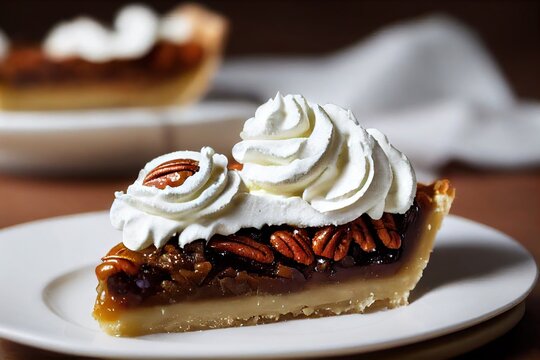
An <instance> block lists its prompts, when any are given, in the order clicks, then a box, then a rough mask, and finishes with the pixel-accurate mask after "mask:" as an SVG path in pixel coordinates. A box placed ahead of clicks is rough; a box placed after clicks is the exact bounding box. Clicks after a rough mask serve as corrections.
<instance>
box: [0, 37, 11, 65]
mask: <svg viewBox="0 0 540 360" xmlns="http://www.w3.org/2000/svg"><path fill="white" fill-rule="evenodd" d="M8 51H9V40H8V37H7V36H6V34H4V33H3V32H2V30H0V60H2V59H3V58H4V57H5V56H6V55H7V53H8Z"/></svg>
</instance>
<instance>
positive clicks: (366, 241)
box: [349, 217, 377, 252]
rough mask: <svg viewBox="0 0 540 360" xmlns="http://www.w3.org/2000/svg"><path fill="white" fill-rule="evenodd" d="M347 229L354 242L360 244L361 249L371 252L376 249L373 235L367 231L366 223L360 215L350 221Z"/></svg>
mask: <svg viewBox="0 0 540 360" xmlns="http://www.w3.org/2000/svg"><path fill="white" fill-rule="evenodd" d="M349 231H350V232H351V237H352V238H353V240H354V242H355V243H357V244H358V245H360V248H361V249H362V250H363V251H365V252H372V251H375V250H376V249H377V246H376V245H375V241H374V240H373V236H372V235H371V233H370V232H369V228H368V225H367V224H366V222H365V220H364V219H362V218H361V217H359V218H358V219H356V220H354V221H353V222H351V225H350V228H349Z"/></svg>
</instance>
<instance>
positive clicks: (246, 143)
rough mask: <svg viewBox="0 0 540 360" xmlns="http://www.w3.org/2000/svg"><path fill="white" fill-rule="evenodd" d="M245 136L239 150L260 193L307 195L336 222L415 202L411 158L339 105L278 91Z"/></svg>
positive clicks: (236, 151)
mask: <svg viewBox="0 0 540 360" xmlns="http://www.w3.org/2000/svg"><path fill="white" fill-rule="evenodd" d="M240 136H241V138H242V139H243V141H241V142H239V143H238V144H236V145H235V146H234V147H233V150H232V154H233V157H234V158H235V159H236V160H237V161H238V162H240V163H243V165H244V166H243V169H242V171H241V172H240V175H241V177H242V179H243V180H244V181H245V183H246V185H247V186H248V188H249V189H250V192H251V193H252V194H254V195H259V196H265V195H266V196H267V195H280V196H287V197H295V196H297V197H301V198H302V199H303V200H304V201H306V202H307V203H308V204H309V205H310V206H311V207H313V208H314V209H315V210H317V211H318V212H320V213H324V214H327V217H328V219H329V220H331V222H332V223H335V222H341V221H342V220H341V219H342V214H343V213H349V212H350V211H351V209H354V211H356V213H357V214H362V213H368V214H369V215H370V216H371V217H372V218H380V217H381V215H382V213H383V212H384V211H386V212H394V213H403V212H405V211H407V209H408V208H409V207H410V206H411V204H412V200H413V197H414V194H415V191H416V178H415V175H414V171H413V170H412V167H411V164H410V162H409V161H408V159H407V158H406V157H405V156H404V155H403V154H402V153H400V152H399V151H398V150H397V149H395V148H394V147H393V146H391V145H390V143H389V142H388V139H387V138H386V137H385V136H384V135H383V134H382V133H380V132H379V131H377V130H375V129H370V130H366V129H364V128H362V127H361V126H360V125H359V124H358V121H357V120H356V118H355V117H354V115H353V114H352V113H351V112H350V111H348V110H345V109H343V108H341V107H339V106H336V105H332V104H329V105H324V106H321V105H317V104H311V103H308V101H307V100H306V99H304V98H303V97H302V96H300V95H287V96H282V95H281V94H279V93H278V94H277V95H276V97H275V98H274V99H270V100H269V101H268V102H267V103H266V104H264V105H262V106H261V107H259V108H258V109H257V111H256V113H255V116H254V117H253V118H251V119H249V120H247V121H246V123H245V124H244V129H243V131H242V133H241V134H240ZM346 217H347V216H346Z"/></svg>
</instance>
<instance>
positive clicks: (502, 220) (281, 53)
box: [0, 0, 540, 359]
mask: <svg viewBox="0 0 540 360" xmlns="http://www.w3.org/2000/svg"><path fill="white" fill-rule="evenodd" d="M130 3H133V2H132V1H116V0H107V1H106V0H92V1H81V0H79V1H74V0H62V1H58V0H48V1H41V0H17V1H0V29H1V30H2V31H3V32H5V33H6V34H7V35H8V37H9V38H10V40H11V41H12V42H16V43H22V44H35V43H39V42H40V41H41V40H42V39H43V37H44V36H45V34H46V33H47V32H48V31H49V30H50V29H51V27H52V26H54V25H55V24H56V23H58V22H59V21H61V20H67V19H72V18H74V17H76V16H78V15H83V14H84V15H89V16H92V17H95V18H97V19H99V20H101V21H103V22H105V23H110V22H112V20H113V18H114V16H115V13H116V12H117V11H118V10H119V9H120V8H121V7H122V6H123V5H126V4H130ZM140 3H145V4H147V5H149V6H150V7H151V8H153V9H154V10H156V11H158V12H160V13H164V12H166V11H168V10H170V9H172V8H173V7H174V6H176V5H177V4H178V3H179V2H178V1H170V0H167V1H145V2H142V1H141V2H140ZM198 3H200V4H203V5H205V6H207V7H208V8H210V9H212V10H214V11H216V12H218V13H221V14H222V15H224V16H225V17H226V18H227V19H228V21H229V26H230V28H229V35H228V39H227V43H226V47H225V51H224V55H225V61H224V65H223V67H222V68H221V70H220V71H218V80H220V82H219V83H220V84H225V85H227V84H229V83H230V82H231V79H230V76H229V77H228V78H227V76H226V75H231V74H232V75H233V77H234V76H235V75H236V74H238V73H239V71H240V72H241V71H242V66H243V64H245V63H243V62H242V61H244V60H246V59H247V60H246V61H251V60H250V59H251V57H254V56H255V57H256V58H257V60H256V61H264V59H265V58H275V57H278V58H281V57H283V58H284V59H289V57H291V56H294V57H296V56H301V58H302V59H308V60H309V61H312V60H313V59H320V58H322V57H321V56H326V55H328V54H334V53H336V52H339V51H340V50H341V49H344V48H347V47H349V46H353V45H355V44H362V43H363V41H365V40H369V39H371V35H373V34H375V33H378V32H379V31H381V30H384V29H385V28H387V27H388V26H393V25H395V24H396V23H400V22H410V21H414V20H415V19H423V18H425V17H427V16H431V15H445V16H449V17H451V18H453V19H454V20H457V21H458V24H459V23H461V24H463V25H464V26H465V29H468V30H467V31H470V33H471V34H472V35H471V36H472V38H473V39H476V40H477V41H478V42H475V46H476V45H478V47H479V48H480V49H482V50H486V51H487V54H488V55H487V56H488V59H489V58H491V60H490V61H489V62H488V64H487V65H489V66H491V65H492V64H495V67H494V69H495V73H496V75H497V76H498V73H497V70H498V71H499V72H500V75H502V77H501V78H500V79H499V78H498V77H497V76H495V78H496V82H497V81H498V82H497V83H498V84H499V83H500V84H503V88H504V89H503V90H504V91H502V93H504V94H506V93H505V91H506V92H508V94H510V95H508V98H511V99H512V101H511V102H510V104H509V105H508V106H506V105H505V106H504V107H503V109H498V108H496V107H494V108H493V109H491V108H489V109H485V108H482V107H480V109H478V108H476V106H473V107H472V108H469V107H465V110H464V111H465V112H466V113H467V114H468V111H470V112H471V114H472V115H471V116H468V117H467V116H464V118H466V119H467V120H471V119H472V120H471V121H472V122H474V125H475V127H474V134H475V136H476V137H475V138H474V139H472V138H471V139H465V140H463V141H464V143H466V144H467V145H468V146H470V148H469V149H471V152H472V153H474V149H475V146H476V145H478V146H481V145H482V144H484V145H485V144H487V145H488V146H486V147H483V149H487V150H485V152H484V153H483V156H481V157H479V158H473V157H472V156H469V157H468V158H467V159H468V160H471V161H470V162H468V161H462V158H463V157H461V158H460V156H456V152H455V151H456V150H455V147H459V145H460V144H461V143H460V142H461V140H462V138H461V137H459V136H458V137H457V138H456V139H457V140H456V139H454V140H453V141H454V143H455V144H454V145H455V146H454V148H446V149H443V150H445V151H446V154H445V156H444V157H442V158H441V159H440V161H439V160H437V159H436V160H437V161H435V160H433V161H432V162H430V163H429V164H428V165H430V166H431V167H430V166H427V167H428V168H427V170H429V171H433V172H432V173H431V174H429V175H430V176H438V177H447V178H449V179H450V180H451V181H452V183H453V184H454V185H455V187H456V188H457V198H456V201H455V204H454V206H453V208H452V213H454V214H457V215H461V216H465V217H467V218H470V219H473V220H476V221H479V222H482V223H485V224H487V225H490V226H492V227H495V228H497V229H499V230H502V231H504V232H506V233H508V234H509V235H511V236H512V237H514V238H516V239H517V240H518V241H519V242H520V243H521V244H523V245H524V246H525V247H526V248H527V249H528V250H529V251H531V253H533V255H534V256H535V257H536V259H538V258H540V242H539V241H538V239H539V235H538V234H540V221H539V220H540V159H539V158H538V157H536V155H535V154H536V153H534V154H533V153H532V151H533V150H534V151H538V149H539V147H538V144H540V131H536V132H535V131H532V132H531V131H526V130H524V129H528V128H521V127H520V126H521V125H520V124H523V123H525V122H526V123H527V124H528V125H527V126H530V127H529V128H530V129H540V125H538V124H540V108H539V107H538V101H539V100H540V66H539V64H540V2H539V1H488V0H485V1H451V0H440V1H415V0H412V1H345V0H333V1H330V0H310V1H308V0H305V1H269V0H258V1H248V0H245V1H240V0H226V1H200V2H198ZM443 47H444V44H443ZM364 50H365V49H364ZM456 56H458V58H457V59H456V60H457V61H459V60H460V59H459V54H458V55H456ZM243 59H244V60H243ZM250 64H255V65H254V66H255V68H257V64H259V63H257V62H255V63H250ZM416 65H418V64H416ZM489 66H487V67H489ZM300 67H302V66H301V65H300ZM420 67H421V66H420ZM490 69H491V68H490ZM259 70H261V71H262V72H264V69H259ZM223 71H225V73H222V72H223ZM225 80H226V81H225ZM468 85H471V87H472V86H473V85H475V84H472V83H471V84H465V85H464V88H467V86H468ZM220 90H221V89H220ZM275 90H279V89H275ZM272 91H274V90H272ZM210 94H211V98H217V97H221V96H223V93H222V92H217V91H215V89H213V90H212V88H211V91H210ZM244 95H247V96H248V97H249V91H247V94H246V93H244ZM257 95H258V96H256V97H254V98H255V99H256V100H257V101H258V102H260V100H261V98H264V97H266V98H267V97H269V96H271V95H268V94H267V93H266V92H261V93H260V94H257ZM505 96H506V95H505ZM505 96H503V98H505ZM514 99H516V101H515V103H514V102H513V100H514ZM206 100H208V98H205V99H204V101H206ZM327 101H331V100H327ZM529 101H530V102H532V104H533V105H532V110H531V109H530V108H529V107H527V108H523V107H522V103H523V102H529ZM494 103H496V101H494ZM341 105H344V106H347V105H350V106H355V103H351V104H346V103H342V104H341ZM466 105H467V106H468V105H470V104H468V103H467V104H466ZM473 105H475V104H473ZM518 108H519V109H518ZM461 109H462V108H460V107H458V110H459V111H461ZM459 111H458V112H459ZM248 113H252V110H251V109H249V111H248ZM524 113H526V114H525V115H527V116H525V115H524ZM430 114H431V113H427V115H430ZM433 114H438V113H437V112H434V113H433ZM441 114H442V112H441ZM450 114H451V115H452V114H453V113H452V112H450ZM485 114H487V116H484V115H485ZM391 115H392V116H393V117H399V114H397V115H396V113H392V114H391ZM424 115H425V116H427V115H426V114H424ZM427 117H429V116H427ZM408 118H414V113H413V114H412V115H411V114H410V113H409V114H408ZM448 118H450V119H452V116H449V117H448ZM494 119H495V120H494ZM520 119H521V120H520ZM378 120H380V121H381V123H384V124H386V123H385V122H384V121H385V120H384V119H378ZM391 120H392V119H391ZM433 120H434V121H436V120H437V119H436V118H434V119H433ZM506 120H508V121H513V123H512V124H514V125H515V127H516V128H521V130H522V131H521V132H520V133H519V134H518V135H515V134H514V135H513V134H512V131H508V129H509V128H511V127H507V125H508V124H505V127H502V128H501V129H503V130H501V131H499V132H497V131H498V130H497V129H495V130H494V131H493V132H490V133H489V134H492V135H493V134H494V135H497V136H495V137H494V138H493V139H492V138H490V137H489V136H488V135H489V134H488V135H486V137H485V138H483V137H482V135H483V130H484V129H488V127H489V125H490V123H492V121H495V122H504V121H506ZM445 121H446V118H444V119H443V120H442V122H445ZM0 125H2V126H3V127H2V126H0V135H3V136H8V135H9V136H11V133H9V131H10V126H9V124H7V123H6V122H4V123H2V121H1V119H0ZM36 125H39V124H36ZM385 126H388V127H389V129H391V128H392V125H388V124H386V125H385ZM435 129H437V127H435ZM166 130H167V128H166ZM499 130H500V129H499ZM2 132H4V134H2ZM501 132H502V134H501ZM525 133H526V134H525ZM6 134H7V135H6ZM18 134H19V135H20V133H18ZM234 134H237V131H236V130H235V131H234ZM506 134H508V138H512V141H511V144H512V146H514V145H515V144H520V145H522V147H521V150H522V151H521V152H520V151H517V152H515V153H513V154H512V157H511V158H509V159H502V160H501V161H503V162H504V164H502V163H496V161H495V162H491V161H490V153H489V149H491V148H497V147H498V146H499V145H500V147H501V148H503V149H504V145H505V144H504V141H501V139H505V138H504V136H503V135H506ZM162 135H163V134H162ZM219 135H220V134H218V136H219ZM524 135H526V137H525V138H520V137H523V136H524ZM234 136H237V135H234ZM426 137H427V136H426ZM411 138H412V139H413V142H415V143H416V141H415V140H414V134H411ZM4 139H7V140H9V139H10V138H8V137H4ZM12 139H14V138H12ZM29 139H30V140H31V138H28V139H25V141H28V140H29ZM521 139H524V140H522V141H521ZM7 140H4V141H7ZM419 140H425V139H424V138H422V139H419ZM13 141H19V140H18V139H17V140H13ZM96 141H99V139H96ZM482 142H483V143H482ZM5 144H6V143H5ZM5 144H4V145H5ZM12 145H13V146H14V147H15V145H16V143H13V144H12ZM413 145H418V144H413ZM70 146H73V144H71V145H70ZM430 146H432V145H426V146H425V147H420V150H419V151H418V153H419V154H420V155H422V153H429V152H430V149H431V148H430ZM96 147H99V146H98V145H96ZM417 147H418V146H417ZM0 148H2V144H1V143H0ZM6 148H7V146H6ZM528 149H533V150H531V151H529V150H528ZM17 151H18V152H17V153H16V154H15V155H13V154H10V153H7V152H6V153H2V152H1V151H0V161H2V160H3V159H5V158H6V157H7V156H10V159H14V161H19V160H21V161H23V160H25V156H26V154H25V153H24V152H23V151H21V149H20V148H18V149H17ZM33 151H34V149H29V150H28V152H29V153H31V152H33ZM157 151H158V152H159V151H161V150H159V149H158V150H157ZM64 152H66V151H64ZM404 152H405V153H407V154H409V152H407V151H404ZM82 153H83V154H84V149H83V151H82ZM412 153H414V151H413V152H412ZM6 154H7V155H6ZM457 155H460V154H457ZM461 155H462V154H461ZM468 155H470V153H469V154H468ZM492 155H493V157H495V158H498V157H500V156H504V151H503V152H502V155H501V153H496V154H495V153H493V154H492ZM74 156H75V155H74ZM76 156H80V155H79V153H77V154H76ZM76 156H75V159H76V160H77V161H78V158H77V157H76ZM521 159H527V160H526V161H523V162H522V161H521ZM148 160H149V158H148V156H146V157H142V158H140V159H137V165H140V166H142V165H144V163H145V162H146V161H148ZM413 160H414V159H413ZM484 160H485V161H484ZM514 160H515V161H514ZM430 161H431V160H430ZM112 165H113V166H114V165H115V164H112ZM135 174H136V171H130V172H124V173H123V174H120V175H119V174H117V173H115V174H111V173H106V174H105V175H104V174H103V173H99V174H98V173H96V174H88V173H87V174H86V175H83V176H81V175H80V174H77V175H76V176H70V174H69V173H68V174H62V175H61V176H54V177H50V174H47V175H44V174H42V173H35V174H33V173H31V172H26V173H25V174H15V175H13V174H11V173H9V172H5V173H4V172H0V199H2V202H0V228H3V227H7V226H11V225H15V224H18V223H22V222H26V221H31V220H35V219H40V218H46V217H51V216H57V215H65V214H73V213H78V212H84V211H95V210H107V209H108V208H109V206H110V204H111V201H112V196H113V191H115V190H120V189H125V188H126V187H127V186H128V185H129V184H130V183H131V182H132V181H133V179H134V177H135ZM71 175H73V174H71ZM88 175H90V176H88ZM501 291H504V289H501ZM539 324H540V289H539V288H538V286H537V287H536V288H535V290H534V291H533V293H532V295H531V296H530V297H529V299H528V300H527V312H526V315H525V317H524V319H523V320H522V321H521V322H520V323H519V324H518V326H517V327H516V328H514V329H513V330H512V331H510V332H509V333H508V334H506V335H504V336H503V337H502V338H501V339H500V340H498V341H497V342H493V343H491V344H488V345H486V346H484V347H482V348H480V349H478V350H476V351H474V352H472V353H470V354H467V355H464V356H463V358H471V359H473V358H479V357H484V356H491V357H493V358H531V359H532V358H540V347H539V346H540V345H539V344H538V336H539V334H540V325H539ZM2 351H4V352H5V353H7V352H8V351H9V353H10V354H15V355H14V357H13V358H14V359H15V358H17V359H19V358H20V359H23V358H32V357H39V356H44V355H43V354H44V353H43V352H33V350H32V349H30V348H26V347H23V346H20V345H16V344H14V343H11V342H7V341H3V340H0V357H2V356H1V355H2ZM48 356H50V357H51V358H56V357H54V356H53V355H51V354H49V355H48ZM58 358H60V357H58Z"/></svg>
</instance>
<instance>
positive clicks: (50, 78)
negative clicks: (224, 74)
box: [0, 41, 204, 88]
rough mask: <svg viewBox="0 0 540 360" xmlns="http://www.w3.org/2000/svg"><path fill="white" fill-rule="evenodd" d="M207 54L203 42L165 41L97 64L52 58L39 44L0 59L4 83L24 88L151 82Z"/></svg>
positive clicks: (191, 65) (192, 64)
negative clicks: (133, 55)
mask: <svg viewBox="0 0 540 360" xmlns="http://www.w3.org/2000/svg"><path fill="white" fill-rule="evenodd" d="M203 56H204V49H203V48H202V46H200V45H199V44H196V43H185V44H174V43H170V42H165V41H161V42H158V43H156V45H154V47H153V48H152V49H151V50H150V51H149V52H148V53H147V54H146V55H144V56H142V57H140V58H136V59H125V60H124V59H118V60H111V61H107V62H102V63H95V62H90V61H87V60H84V59H81V58H77V57H73V58H67V59H62V60H56V59H51V58H49V57H48V56H47V55H46V54H45V53H44V52H43V50H42V49H41V48H39V47H36V46H21V45H19V46H14V48H13V49H11V51H10V52H9V53H8V55H7V57H6V58H5V59H3V60H2V61H0V82H2V83H5V84H9V85H10V86H14V87H20V88H28V87H32V86H38V85H47V84H53V85H58V84H64V85H68V84H94V83H100V82H107V83H111V82H120V83H121V82H125V81H127V82H130V83H133V82H143V83H148V82H152V81H156V80H164V79H167V78H170V77H171V76H174V75H178V74H181V73H183V72H186V71H188V70H190V69H193V68H195V67H196V66H197V65H199V64H200V63H201V61H202V59H203Z"/></svg>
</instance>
